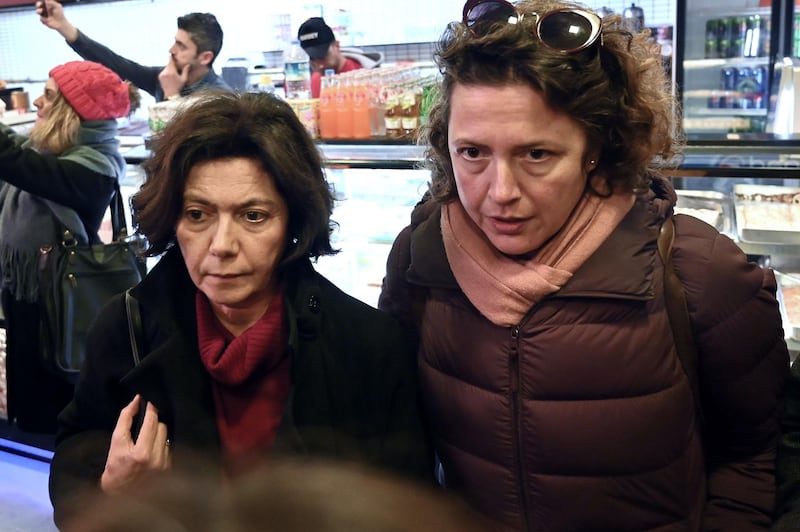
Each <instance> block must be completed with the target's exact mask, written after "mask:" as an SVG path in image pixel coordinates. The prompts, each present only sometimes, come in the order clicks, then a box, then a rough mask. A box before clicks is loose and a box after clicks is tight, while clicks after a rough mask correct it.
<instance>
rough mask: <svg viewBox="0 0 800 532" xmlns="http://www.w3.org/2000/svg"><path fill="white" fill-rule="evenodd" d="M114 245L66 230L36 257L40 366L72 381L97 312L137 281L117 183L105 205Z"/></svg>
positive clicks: (141, 270)
mask: <svg viewBox="0 0 800 532" xmlns="http://www.w3.org/2000/svg"><path fill="white" fill-rule="evenodd" d="M109 207H110V211H111V224H112V233H113V241H112V242H111V243H109V244H96V245H89V244H88V243H81V242H79V240H78V239H77V238H76V236H75V235H74V234H73V233H72V232H71V231H70V230H69V229H65V230H64V231H63V235H62V239H61V241H60V242H59V243H57V244H55V245H53V246H49V247H45V248H42V249H41V250H40V255H39V270H38V275H39V308H40V332H41V350H40V352H41V356H42V357H43V362H44V365H45V367H47V368H48V369H50V370H51V371H53V372H54V373H56V374H57V375H60V376H62V377H64V378H66V379H67V380H69V381H70V382H75V381H76V380H77V378H78V374H79V372H80V369H81V365H82V364H83V360H84V357H85V353H86V336H87V333H88V331H89V327H90V325H91V324H92V322H93V321H94V319H95V317H96V316H97V314H98V313H99V312H100V309H101V308H102V307H103V306H104V305H105V304H106V302H107V301H108V300H109V299H110V298H111V297H112V296H114V295H115V294H120V293H122V292H125V290H127V289H128V288H130V287H131V286H133V285H135V284H137V283H138V282H139V281H141V280H142V278H143V277H144V275H145V273H146V266H145V262H144V260H142V259H141V258H140V257H139V256H137V254H136V251H137V248H138V241H135V240H134V241H130V240H128V239H127V236H128V229H127V224H126V222H125V213H124V209H123V201H122V195H121V193H120V190H119V184H117V187H116V191H115V193H114V196H113V197H112V199H111V202H110V204H109Z"/></svg>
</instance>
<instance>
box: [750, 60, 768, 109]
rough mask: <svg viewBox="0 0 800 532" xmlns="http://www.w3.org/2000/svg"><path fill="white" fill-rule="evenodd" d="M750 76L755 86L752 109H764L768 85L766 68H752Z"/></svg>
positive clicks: (762, 66)
mask: <svg viewBox="0 0 800 532" xmlns="http://www.w3.org/2000/svg"><path fill="white" fill-rule="evenodd" d="M752 76H753V84H754V86H755V87H754V89H753V90H754V93H753V107H754V108H755V109H764V108H765V107H766V102H767V97H766V96H767V83H769V81H768V80H769V76H768V74H767V67H766V66H764V65H761V66H757V67H753V70H752Z"/></svg>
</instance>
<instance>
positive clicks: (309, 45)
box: [297, 17, 383, 98]
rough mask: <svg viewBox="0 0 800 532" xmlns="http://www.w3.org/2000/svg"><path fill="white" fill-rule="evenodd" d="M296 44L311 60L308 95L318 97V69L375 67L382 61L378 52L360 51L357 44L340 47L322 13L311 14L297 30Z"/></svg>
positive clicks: (320, 77)
mask: <svg viewBox="0 0 800 532" xmlns="http://www.w3.org/2000/svg"><path fill="white" fill-rule="evenodd" d="M297 39H298V40H299V41H300V46H302V47H303V50H305V51H306V53H307V54H308V57H309V59H310V63H311V70H312V73H311V97H312V98H319V91H320V84H321V80H322V73H323V72H324V71H325V70H327V69H332V70H333V71H334V72H335V73H336V74H340V73H342V72H350V71H351V70H358V69H360V68H375V67H376V66H378V65H380V63H381V61H383V54H382V53H380V52H364V51H363V50H361V49H360V48H343V47H341V46H340V44H339V41H337V40H336V37H335V36H334V35H333V30H332V29H331V27H330V26H328V25H327V24H326V23H325V20H324V19H323V18H322V17H311V18H310V19H308V20H306V21H305V22H303V23H302V24H301V25H300V29H299V30H298V31H297Z"/></svg>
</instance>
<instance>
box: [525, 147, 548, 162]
mask: <svg viewBox="0 0 800 532" xmlns="http://www.w3.org/2000/svg"><path fill="white" fill-rule="evenodd" d="M528 157H530V158H531V159H533V160H534V161H539V160H541V159H544V158H545V157H547V152H546V151H544V150H530V151H529V152H528Z"/></svg>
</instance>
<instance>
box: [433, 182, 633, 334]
mask: <svg viewBox="0 0 800 532" xmlns="http://www.w3.org/2000/svg"><path fill="white" fill-rule="evenodd" d="M634 201H635V197H634V195H633V194H615V195H613V196H611V197H609V198H600V197H598V196H596V195H594V194H588V193H587V194H584V196H583V197H582V198H581V200H580V201H579V202H578V204H577V205H576V206H575V208H574V209H573V211H572V214H570V217H569V218H568V219H567V221H566V223H565V224H564V225H563V226H562V228H561V230H560V231H559V232H558V233H556V234H555V236H553V238H551V239H550V240H549V241H548V242H547V243H546V244H545V245H544V246H542V247H541V248H539V249H538V250H536V253H535V254H534V255H533V256H532V257H531V258H529V259H525V260H516V259H512V258H510V257H508V256H507V255H504V254H503V253H501V252H500V251H498V250H497V248H495V247H494V246H493V245H492V244H491V242H489V239H487V238H486V235H484V234H483V232H482V231H481V230H480V229H479V228H478V226H476V225H475V223H474V222H473V221H472V220H471V219H470V218H469V216H468V215H467V213H466V211H464V208H463V206H462V205H461V202H459V201H451V202H450V203H448V204H446V205H444V206H443V207H442V218H441V221H442V238H443V240H444V248H445V251H446V252H447V260H448V262H449V263H450V268H451V269H452V270H453V274H454V275H455V278H456V280H457V281H458V284H459V286H460V287H461V289H462V290H463V291H464V294H466V296H467V298H468V299H469V300H470V301H471V302H472V304H473V305H475V307H476V308H477V309H478V310H479V311H480V312H481V314H483V315H484V316H485V317H486V318H487V319H488V320H489V321H491V322H492V323H494V324H496V325H501V326H511V325H515V324H517V323H519V322H520V321H521V320H522V318H523V317H524V316H525V314H526V313H527V312H528V311H530V309H531V308H532V307H533V306H534V305H535V304H536V303H537V302H538V301H541V299H542V298H543V297H545V296H547V295H549V294H552V293H554V292H557V291H558V290H560V289H561V287H562V286H564V285H565V284H566V283H567V281H569V279H570V278H571V277H572V274H573V273H575V271H577V270H578V268H579V267H580V266H581V265H582V264H583V263H584V262H586V260H587V259H588V258H589V257H590V256H591V255H592V253H594V252H595V251H597V248H598V247H600V244H602V243H603V242H604V241H605V240H606V239H607V238H608V236H609V235H610V234H611V232H612V231H613V230H614V229H615V228H616V227H617V225H619V222H620V221H621V220H622V218H624V217H625V215H626V214H627V213H628V211H630V209H631V207H633V203H634Z"/></svg>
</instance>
